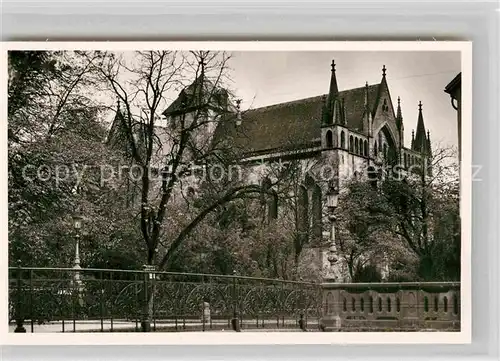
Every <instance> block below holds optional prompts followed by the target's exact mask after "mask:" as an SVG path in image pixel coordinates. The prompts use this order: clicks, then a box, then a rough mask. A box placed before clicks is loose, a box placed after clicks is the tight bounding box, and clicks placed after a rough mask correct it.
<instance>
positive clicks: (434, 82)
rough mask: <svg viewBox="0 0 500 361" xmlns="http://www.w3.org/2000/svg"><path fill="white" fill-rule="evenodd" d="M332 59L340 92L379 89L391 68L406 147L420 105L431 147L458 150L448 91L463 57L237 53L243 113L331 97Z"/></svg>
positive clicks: (237, 81) (236, 86)
mask: <svg viewBox="0 0 500 361" xmlns="http://www.w3.org/2000/svg"><path fill="white" fill-rule="evenodd" d="M332 59H335V63H336V70H337V72H336V74H337V83H338V86H339V90H344V89H351V88H357V87H360V86H364V85H365V82H366V81H368V83H369V84H375V83H379V82H380V80H381V78H382V66H383V65H384V64H385V66H386V68H387V82H388V84H389V90H390V92H391V98H392V100H393V103H394V106H396V105H397V97H398V96H400V97H401V107H402V111H403V119H404V127H405V146H407V147H409V146H410V141H411V131H412V129H415V128H416V125H417V116H418V102H419V101H422V104H423V114H424V121H425V126H426V129H428V130H430V133H431V141H433V142H441V143H442V144H443V145H444V146H456V145H457V144H458V141H457V114H456V111H455V110H454V109H453V108H452V106H451V103H450V96H449V95H448V94H446V93H445V92H444V91H443V89H444V88H445V86H446V85H447V84H448V83H449V82H450V81H451V80H452V79H453V78H454V77H455V76H456V75H457V74H458V73H459V72H460V71H461V69H460V53H458V52H410V51H408V52H235V53H233V58H232V59H231V62H230V66H231V68H232V69H233V71H232V78H233V79H234V83H233V84H232V88H234V90H235V91H236V94H237V96H238V97H240V98H242V107H243V109H246V108H249V107H251V108H256V107H260V106H266V105H271V104H276V103H281V102H286V101H291V100H296V99H301V98H307V97H311V96H316V95H320V94H325V93H327V92H328V89H329V82H330V64H331V61H332Z"/></svg>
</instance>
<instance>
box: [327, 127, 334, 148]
mask: <svg viewBox="0 0 500 361" xmlns="http://www.w3.org/2000/svg"><path fill="white" fill-rule="evenodd" d="M326 147H327V148H333V135H332V131H331V130H329V131H327V132H326Z"/></svg>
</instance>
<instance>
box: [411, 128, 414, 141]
mask: <svg viewBox="0 0 500 361" xmlns="http://www.w3.org/2000/svg"><path fill="white" fill-rule="evenodd" d="M411 139H415V129H412V131H411Z"/></svg>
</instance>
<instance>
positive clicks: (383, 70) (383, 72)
mask: <svg viewBox="0 0 500 361" xmlns="http://www.w3.org/2000/svg"><path fill="white" fill-rule="evenodd" d="M386 70H387V69H386V67H385V65H384V66H383V67H382V76H383V77H385V72H386Z"/></svg>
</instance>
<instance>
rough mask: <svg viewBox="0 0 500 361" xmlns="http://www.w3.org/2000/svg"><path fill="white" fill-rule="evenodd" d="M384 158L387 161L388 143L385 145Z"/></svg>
mask: <svg viewBox="0 0 500 361" xmlns="http://www.w3.org/2000/svg"><path fill="white" fill-rule="evenodd" d="M384 158H385V159H387V143H384Z"/></svg>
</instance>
